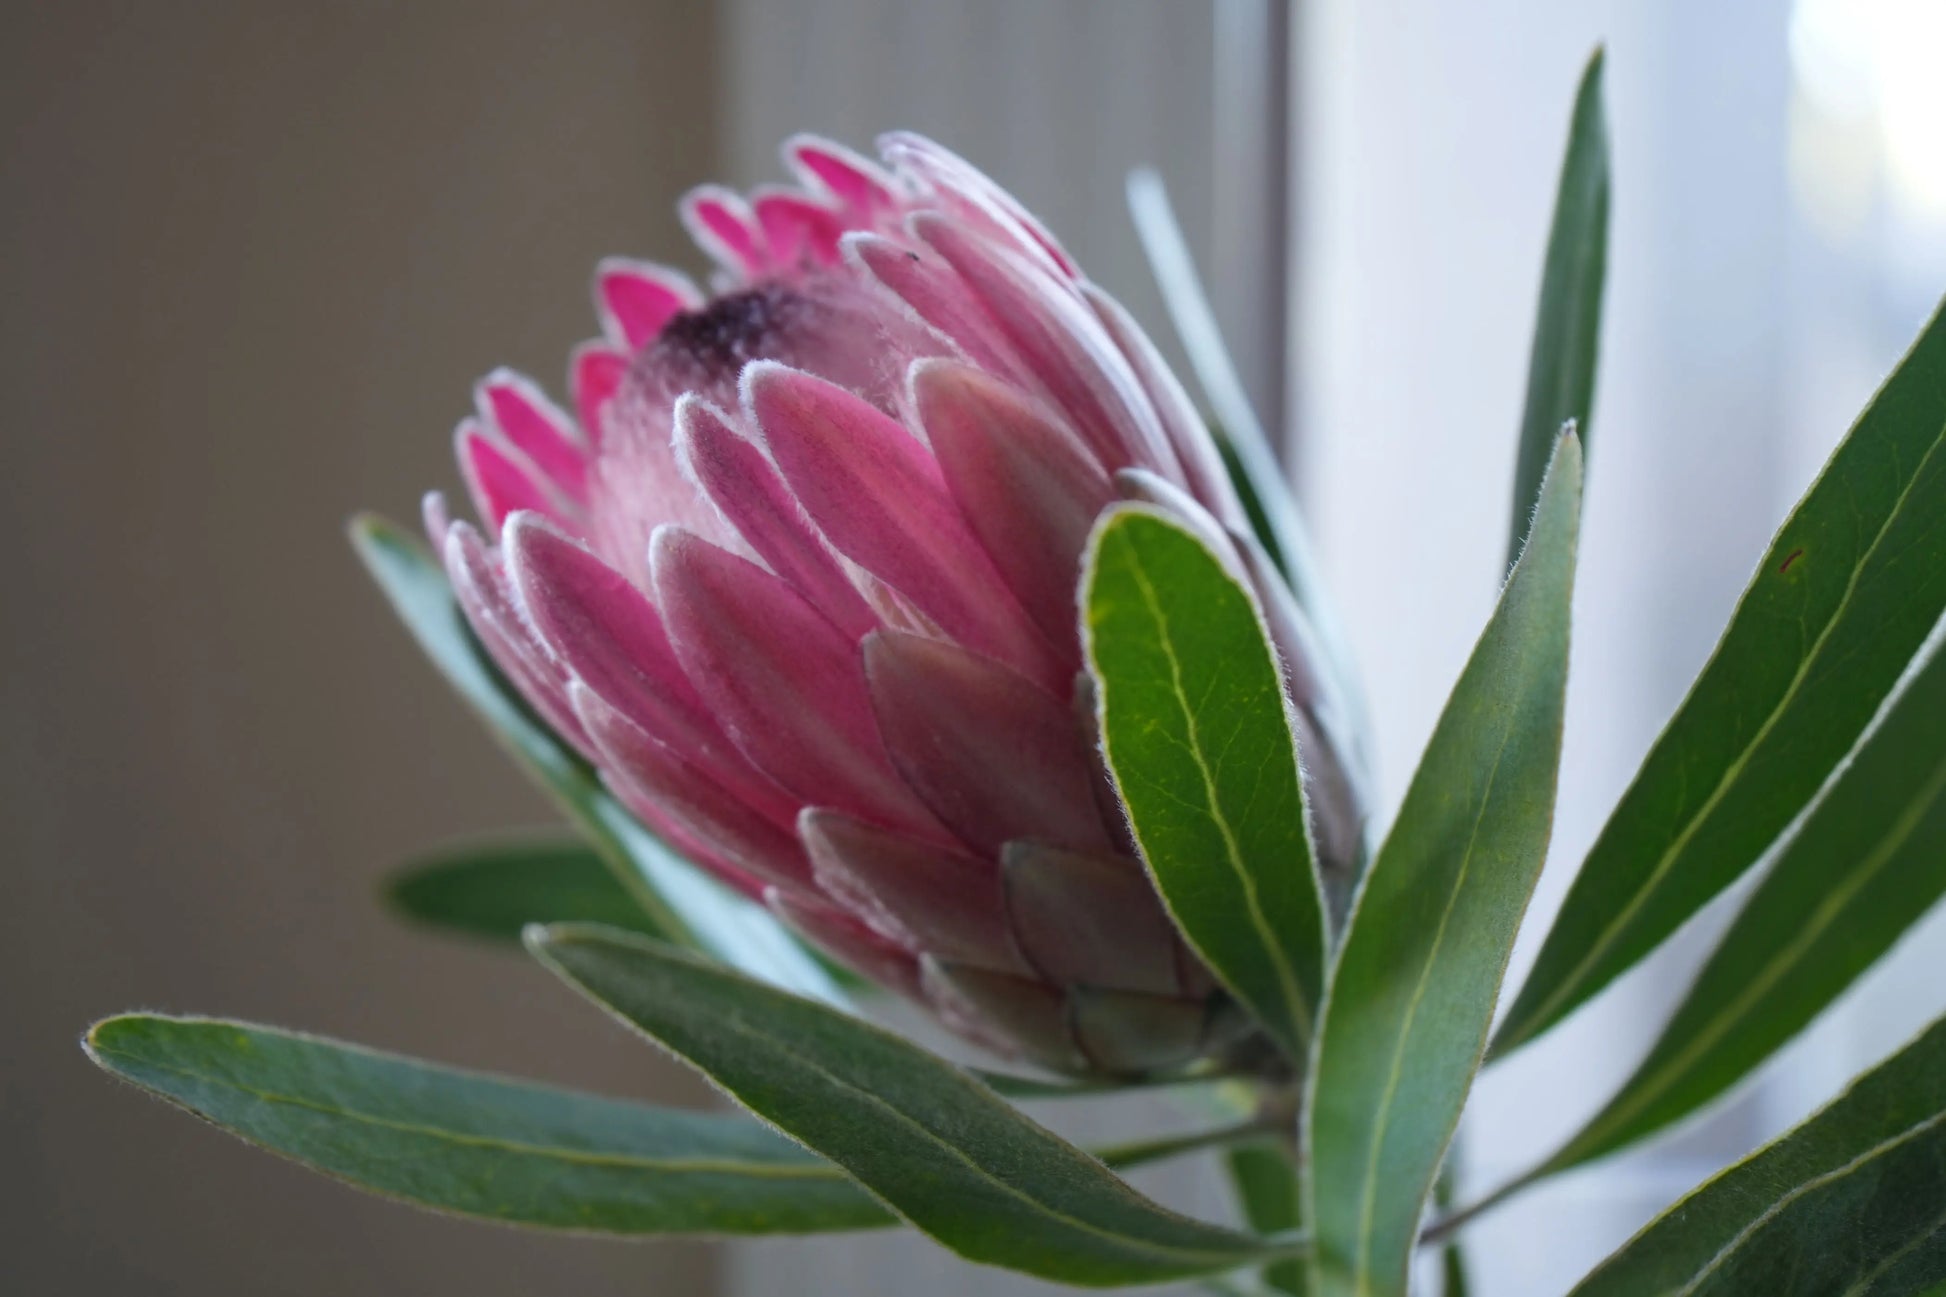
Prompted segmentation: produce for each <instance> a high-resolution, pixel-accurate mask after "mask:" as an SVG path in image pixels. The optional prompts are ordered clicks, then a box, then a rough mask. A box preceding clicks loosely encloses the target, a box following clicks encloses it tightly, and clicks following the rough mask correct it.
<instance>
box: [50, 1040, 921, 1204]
mask: <svg viewBox="0 0 1946 1297" xmlns="http://www.w3.org/2000/svg"><path fill="white" fill-rule="evenodd" d="M87 1048H88V1053H89V1055H90V1057H92V1058H93V1059H94V1060H95V1061H96V1062H97V1063H99V1064H100V1065H101V1066H102V1067H104V1068H106V1069H107V1070H108V1071H110V1072H112V1073H114V1074H115V1075H116V1076H119V1077H121V1078H122V1079H124V1080H127V1081H132V1082H134V1083H135V1084H137V1085H140V1086H142V1087H143V1088H145V1089H148V1090H152V1091H154V1092H155V1093H156V1094H159V1095H161V1096H162V1097H163V1098H166V1099H168V1100H170V1101H171V1102H173V1103H176V1104H179V1105H181V1106H182V1107H184V1108H187V1109H188V1110H189V1111H191V1112H193V1113H195V1114H196V1115H197V1116H200V1117H203V1118H205V1119H207V1120H209V1121H212V1122H214V1123H216V1124H217V1125H219V1126H221V1127H223V1128H224V1129H226V1130H228V1131H231V1132H232V1133H234V1134H237V1135H240V1136H242V1137H243V1138H244V1139H246V1140H249V1141H250V1142H251V1143H253V1144H257V1145H260V1146H261V1147H263V1148H267V1149H269V1150H271V1151H272V1152H275V1153H281V1154H283V1155H284V1156H286V1157H291V1158H295V1159H296V1160H298V1161H300V1162H303V1163H305V1164H306V1165H308V1166H311V1167H314V1168H315V1169H317V1170H320V1171H323V1172H324V1173H325V1174H327V1175H330V1176H334V1177H336V1178H338V1179H340V1180H345V1181H347V1182H349V1183H351V1184H354V1185H357V1186H358V1187H359V1188H362V1189H368V1190H371V1191H373V1192H375V1193H381V1194H385V1195H386V1196H388V1197H393V1198H402V1199H405V1200H407V1201H410V1202H414V1203H418V1204H419V1205H421V1206H425V1207H434V1208H437V1209H439V1210H441V1211H451V1212H458V1213H461V1214H462V1215H467V1216H481V1217H486V1218H489V1219H492V1220H499V1221H508V1222H512V1223H517V1224H522V1225H536V1226H543V1227H547V1228H551V1229H569V1230H589V1231H596V1232H602V1233H612V1234H665V1233H696V1232H704V1231H707V1232H712V1233H729V1234H779V1233H783V1234H802V1233H810V1232H815V1231H823V1230H849V1229H866V1228H872V1227H875V1226H881V1225H890V1224H892V1223H894V1222H893V1218H892V1216H891V1214H890V1213H889V1212H887V1211H886V1210H885V1209H884V1208H883V1207H881V1206H879V1205H878V1203H876V1202H874V1201H873V1200H872V1198H871V1196H870V1195H869V1194H866V1193H865V1192H864V1191H863V1190H861V1189H860V1188H859V1187H858V1186H857V1185H856V1184H854V1183H853V1182H852V1181H851V1180H850V1178H849V1177H847V1176H845V1175H844V1174H843V1173H842V1172H840V1171H839V1170H838V1169H837V1168H836V1167H834V1166H832V1165H831V1164H830V1163H829V1162H827V1161H825V1160H824V1159H823V1158H820V1157H818V1156H817V1155H815V1154H813V1153H810V1152H807V1151H806V1150H804V1149H802V1148H799V1147H798V1146H797V1145H796V1144H793V1143H792V1142H791V1141H789V1140H787V1139H784V1138H782V1137H781V1136H779V1135H777V1134H776V1133H774V1132H772V1131H769V1130H766V1129H764V1128H763V1127H761V1126H759V1125H757V1124H756V1123H754V1122H752V1121H750V1120H748V1119H747V1118H744V1117H731V1116H719V1115H712V1114H705V1113H693V1112H679V1111H675V1110H673V1109H667V1108H654V1107H648V1106H646V1105H642V1104H635V1103H623V1102H620V1101H618V1100H614V1099H603V1098H599V1097H597V1096H594V1095H589V1094H576V1093H573V1092H572V1091H568V1090H557V1089H552V1088H550V1087H547V1086H540V1085H531V1084H527V1083H525V1082H519V1081H510V1080H503V1079H500V1078H497V1077H490V1076H482V1075H479V1074H477V1073H473V1072H462V1071H456V1070H454V1069H452V1068H445V1067H436V1066H433V1065H432V1064H429V1063H421V1062H417V1061H415V1060H412V1059H407V1058H401V1057H398V1056H397V1055H393V1054H381V1053H377V1052H375V1051H372V1050H368V1049H362V1048H359V1047H357V1046H353V1045H345V1044H340V1043H337V1042H335V1041H329V1040H321V1039H318V1038H316V1037H312V1036H303V1035H299V1034H297V1033H295V1032H288V1031H279V1030H275V1029H272V1028H269V1027H255V1026H249V1025H247V1024H243V1023H235V1022H221V1021H215V1020H211V1019H207V1018H166V1017H157V1016H149V1015H134V1016H129V1017H122V1018H110V1019H108V1020H107V1021H105V1022H102V1023H99V1024H97V1025H96V1026H95V1028H94V1029H93V1030H92V1031H90V1032H89V1033H88V1040H87Z"/></svg>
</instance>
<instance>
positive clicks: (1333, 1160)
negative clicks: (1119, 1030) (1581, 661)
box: [1304, 434, 1581, 1297]
mask: <svg viewBox="0 0 1946 1297" xmlns="http://www.w3.org/2000/svg"><path fill="white" fill-rule="evenodd" d="M1580 505H1581V455H1580V447H1579V444H1578V443H1577V442H1576V440H1575V438H1574V436H1573V435H1572V434H1569V435H1567V436H1565V437H1563V438H1562V439H1561V443H1560V448H1559V449H1558V450H1557V451H1556V453H1555V458H1554V464H1553V467H1552V468H1551V469H1550V470H1549V473H1548V479H1547V484H1546V486H1545V487H1544V488H1543V490H1542V492H1541V503H1540V508H1539V510H1538V511H1537V512H1536V514H1535V519H1534V530H1533V534H1532V536H1531V538H1530V539H1529V541H1528V545H1527V549H1526V552H1525V553H1523V554H1522V555H1521V558H1520V561H1519V562H1518V563H1516V564H1515V565H1514V571H1513V575H1512V576H1511V577H1510V578H1509V579H1508V582H1507V587H1506V589H1505V590H1504V591H1503V592H1502V593H1501V596H1500V603H1499V606H1498V607H1497V608H1495V610H1494V613H1493V616H1492V618H1491V620H1489V621H1488V622H1487V627H1486V630H1485V632H1484V633H1483V634H1482V635H1481V636H1480V642H1479V644H1478V645H1477V646H1476V647H1475V648H1474V650H1473V656H1472V657H1471V659H1469V660H1468V662H1467V664H1466V668H1465V670H1464V671H1462V672H1461V674H1460V678H1459V683H1458V684H1456V685H1454V686H1453V693H1452V697H1451V698H1450V699H1449V700H1448V701H1447V703H1446V708H1445V711H1444V712H1443V713H1442V714H1441V715H1440V718H1439V722H1438V724H1437V725H1436V726H1435V727H1434V729H1433V734H1432V738H1431V740H1430V741H1429V742H1428V743H1427V745H1426V751H1425V754H1424V755H1423V756H1422V757H1421V758H1420V760H1419V769H1418V771H1417V772H1416V773H1415V774H1414V775H1413V778H1412V783H1411V786H1410V787H1409V788H1408V789H1407V791H1406V796H1405V803H1404V805H1403V806H1402V807H1401V808H1400V810H1399V818H1398V821H1397V823H1396V824H1395V825H1394V826H1393V828H1392V831H1391V832H1390V833H1389V834H1388V835H1387V837H1386V839H1385V843H1384V845H1382V846H1381V847H1380V848H1379V852H1378V856H1377V859H1376V860H1374V861H1373V863H1372V868H1371V872H1370V873H1369V874H1368V875H1367V876H1366V880H1365V885H1364V888H1363V890H1362V891H1361V892H1360V894H1359V897H1358V900H1357V903H1356V905H1355V906H1354V907H1353V910H1352V917H1351V924H1350V927H1349V929H1348V931H1347V933H1346V936H1345V941H1344V947H1343V949H1342V950H1341V952H1340V954H1339V957H1338V963H1337V966H1336V968H1335V969H1334V971H1333V973H1332V980H1331V989H1330V992H1329V994H1328V996H1327V998H1326V1001H1325V1008H1324V1024H1323V1030H1322V1032H1321V1034H1320V1036H1319V1038H1318V1046H1317V1051H1316V1053H1315V1055H1314V1058H1313V1063H1312V1067H1313V1073H1312V1080H1311V1086H1310V1091H1309V1103H1308V1110H1307V1112H1306V1122H1307V1129H1308V1148H1309V1150H1310V1161H1309V1165H1308V1167H1307V1173H1308V1174H1307V1177H1306V1182H1305V1200H1304V1206H1305V1215H1306V1219H1307V1220H1308V1221H1309V1223H1310V1226H1311V1230H1312V1232H1313V1234H1314V1236H1315V1238H1316V1248H1317V1250H1316V1253H1315V1255H1314V1258H1313V1271H1312V1273H1313V1281H1314V1283H1315V1285H1316V1290H1317V1292H1318V1294H1319V1297H1344V1295H1348V1294H1355V1295H1356V1297H1395V1295H1398V1294H1403V1293H1404V1292H1405V1291H1406V1271H1407V1266H1408V1263H1409V1261H1410V1257H1411V1253H1412V1247H1413V1241H1414V1236H1415V1235H1416V1233H1417V1231H1418V1226H1419V1218H1420V1213H1421V1211H1422V1210H1423V1208H1424V1206H1425V1202H1426V1196H1427V1194H1428V1193H1429V1192H1430V1191H1431V1189H1432V1186H1433V1177H1434V1174H1435V1173H1436V1172H1437V1171H1438V1169H1439V1164H1440V1160H1441V1158H1442V1156H1443V1155H1444V1154H1445V1151H1446V1146H1447V1143H1448V1142H1449V1141H1450V1140H1451V1139H1452V1135H1453V1129H1454V1127H1455V1126H1456V1125H1457V1124H1458V1122H1459V1116H1460V1109H1461V1107H1462V1106H1463V1105H1464V1103H1465V1100H1466V1093H1467V1090H1468V1088H1469V1087H1470V1086H1471V1084H1472V1080H1473V1074H1474V1072H1475V1070H1476V1069H1477V1068H1478V1066H1479V1062H1480V1055H1481V1053H1482V1051H1483V1050H1484V1048H1485V1045H1486V1037H1487V1027H1488V1024H1489V1022H1490V1021H1491V1019H1492V1015H1493V1004H1494V998H1495V996H1496V995H1497V994H1498V993H1499V989H1500V979H1501V977H1502V976H1503V975H1504V973H1505V972H1506V966H1507V956H1508V953H1509V952H1510V951H1511V950H1512V948H1513V940H1514V933H1515V931H1516V929H1518V927H1519V926H1520V916H1521V912H1522V911H1523V910H1524V909H1525V907H1526V905H1527V900H1528V897H1529V896H1530V895H1531V894H1532V892H1533V887H1534V882H1535V880H1536V879H1537V878H1538V877H1539V874H1540V868H1541V861H1542V858H1543V857H1544V856H1545V854H1546V851H1547V839H1548V833H1549V830H1550V827H1551V825H1552V821H1553V815H1554V790H1555V779H1556V774H1557V769H1558V765H1559V761H1560V754H1561V714H1562V700H1563V693H1564V690H1565V686H1566V683H1567V668H1568V609H1569V603H1570V601H1571V596H1572V593H1573V588H1574V563H1575V548H1576V546H1575V537H1576V529H1577V525H1578V522H1579V515H1580Z"/></svg>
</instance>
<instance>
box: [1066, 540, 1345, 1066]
mask: <svg viewBox="0 0 1946 1297" xmlns="http://www.w3.org/2000/svg"><path fill="white" fill-rule="evenodd" d="M1081 589H1082V609H1083V618H1084V622H1083V636H1084V638H1085V640H1086V643H1087V651H1088V669H1089V672H1090V673H1091V674H1092V675H1093V676H1094V680H1095V692H1096V696H1097V699H1098V707H1099V713H1100V720H1101V734H1102V748H1103V751H1104V753H1105V755H1106V757H1107V761H1108V768H1109V771H1110V773H1111V774H1112V775H1113V776H1114V779H1115V787H1116V790H1117V791H1118V792H1119V793H1120V794H1121V797H1122V804H1123V805H1124V806H1126V807H1127V808H1128V818H1129V825H1130V827H1131V828H1132V829H1133V830H1134V833H1135V841H1136V844H1137V845H1138V846H1139V847H1140V848H1141V852H1142V859H1143V861H1144V862H1145V863H1147V865H1148V867H1149V873H1150V874H1151V876H1152V877H1153V878H1154V879H1155V885H1156V890H1157V891H1159V892H1160V893H1161V894H1162V899H1163V901H1164V903H1166V904H1167V905H1168V907H1169V912H1170V913H1171V914H1172V915H1173V916H1174V917H1175V920H1176V925H1177V927H1178V928H1180V929H1181V930H1182V934H1183V936H1184V937H1185V938H1186V939H1187V940H1188V942H1189V944H1190V945H1191V946H1193V947H1195V949H1196V952H1197V953H1198V954H1199V955H1201V956H1202V959H1203V962H1204V963H1205V964H1207V965H1209V967H1210V969H1211V970H1212V971H1214V972H1215V974H1216V975H1217V976H1218V977H1219V978H1221V979H1222V981H1223V983H1224V985H1225V986H1227V987H1229V988H1230V990H1231V992H1232V993H1233V994H1235V996H1236V997H1237V999H1238V1000H1239V1001H1241V1002H1242V1004H1243V1005H1244V1007H1246V1008H1247V1009H1249V1010H1250V1012H1251V1013H1253V1014H1254V1015H1256V1018H1257V1020H1258V1021H1259V1022H1260V1023H1262V1024H1263V1026H1264V1028H1265V1030H1267V1031H1268V1032H1269V1033H1270V1034H1271V1036H1272V1037H1273V1038H1274V1039H1275V1040H1276V1041H1277V1042H1278V1043H1279V1044H1280V1045H1282V1046H1283V1048H1284V1050H1285V1052H1286V1053H1288V1054H1289V1055H1290V1057H1292V1058H1293V1059H1302V1058H1303V1057H1304V1051H1305V1049H1306V1047H1307V1046H1308V1044H1309V1041H1310V1038H1311V1033H1312V1027H1313V1024H1314V1019H1315V1016H1316V1012H1317V1002H1318V996H1319V994H1320V992H1321V991H1322V989H1323V982H1324V949H1325V928H1324V904H1323V900H1322V896H1321V894H1320V889H1319V885H1318V876H1317V870H1316V869H1315V868H1314V867H1313V865H1312V857H1311V843H1310V838H1309V834H1308V833H1307V831H1306V827H1305V808H1304V799H1303V790H1302V788H1301V787H1300V785H1299V781H1298V767H1297V746H1296V740H1295V739H1294V738H1293V736H1292V730H1291V722H1290V717H1289V715H1288V711H1287V707H1288V704H1287V703H1286V702H1285V698H1284V678H1283V674H1282V671H1281V670H1280V668H1279V666H1278V661H1277V653H1276V650H1275V649H1274V648H1273V647H1272V645H1271V642H1270V639H1269V636H1268V633H1267V632H1266V631H1265V629H1264V625H1263V618H1262V615H1261V614H1260V613H1259V611H1258V609H1257V606H1256V604H1255V602H1254V601H1253V600H1252V598H1251V596H1250V594H1249V592H1248V591H1246V590H1245V589H1244V588H1243V586H1242V585H1241V584H1240V583H1239V582H1238V581H1237V580H1236V579H1235V578H1233V577H1232V576H1231V575H1230V573H1229V572H1228V571H1226V570H1225V569H1224V566H1223V564H1222V562H1221V561H1220V560H1218V558H1217V557H1216V555H1214V554H1212V553H1211V552H1210V551H1209V549H1208V548H1207V547H1205V546H1204V544H1203V543H1202V541H1200V540H1198V539H1197V538H1196V537H1195V536H1193V535H1191V534H1190V533H1189V532H1188V531H1186V530H1184V529H1183V528H1182V527H1180V526H1178V525H1176V524H1175V523H1174V522H1172V521H1170V520H1169V519H1168V518H1167V517H1165V516H1163V515H1162V514H1160V513H1158V512H1155V511H1154V510H1151V509H1149V508H1147V507H1145V506H1140V505H1122V506H1118V507H1116V508H1114V509H1111V510H1109V511H1108V512H1107V513H1105V514H1103V515H1102V518H1101V520H1100V521H1099V522H1098V523H1096V524H1095V530H1094V534H1093V535H1092V536H1091V537H1090V538H1089V542H1088V550H1087V558H1086V570H1085V572H1084V574H1083V576H1082V581H1081Z"/></svg>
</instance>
